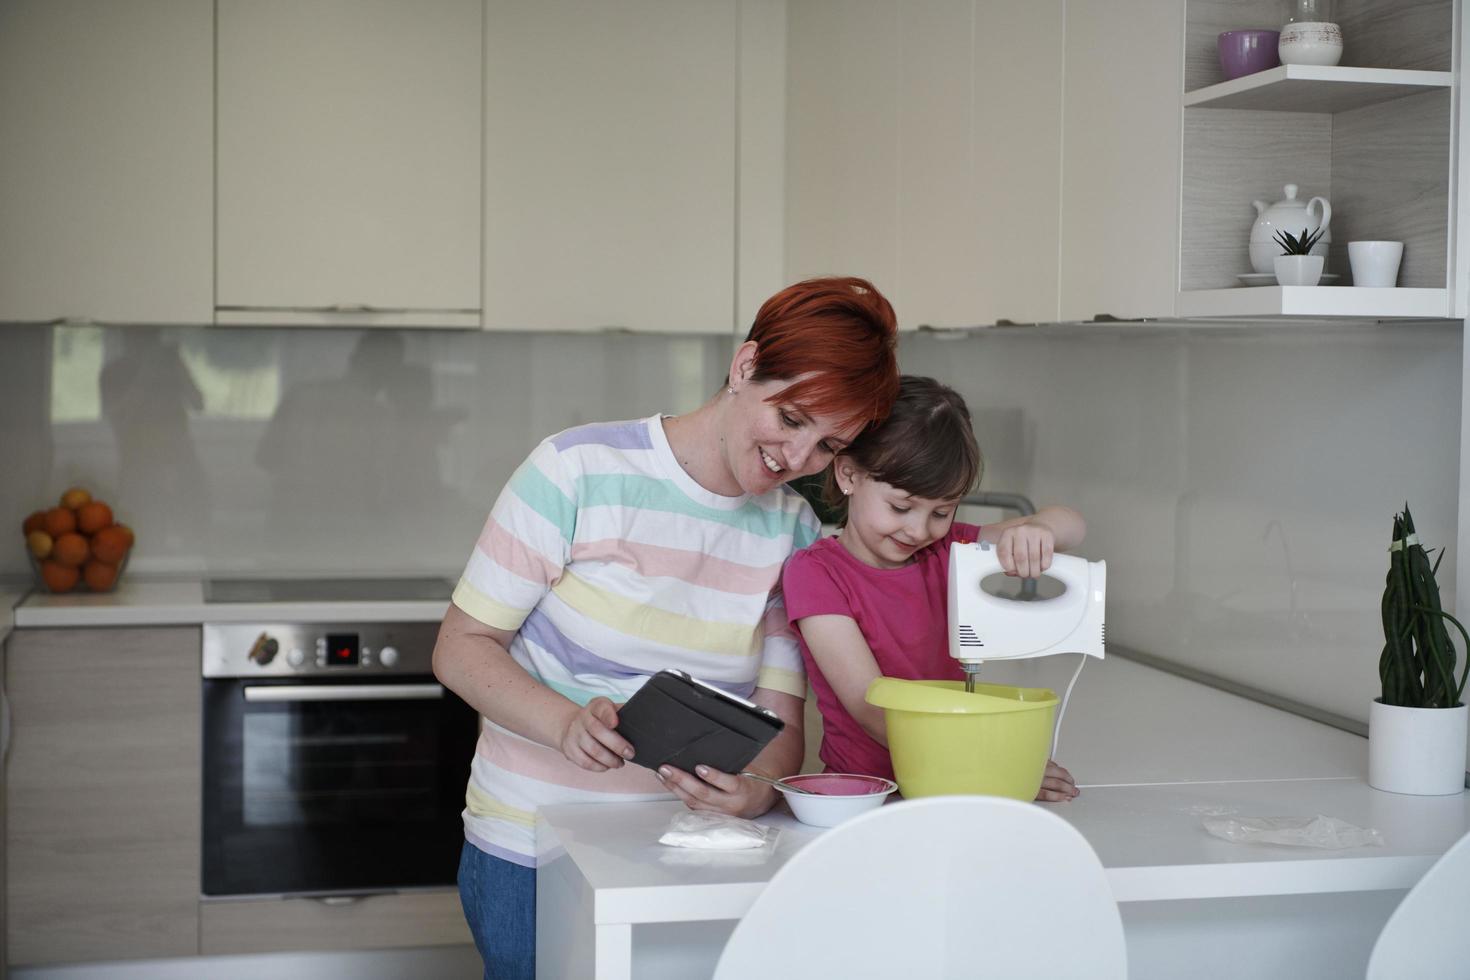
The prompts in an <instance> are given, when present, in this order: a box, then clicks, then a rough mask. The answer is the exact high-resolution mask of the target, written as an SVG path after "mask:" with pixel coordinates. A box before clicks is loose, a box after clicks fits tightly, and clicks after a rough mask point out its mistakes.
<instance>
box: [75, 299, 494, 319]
mask: <svg viewBox="0 0 1470 980" xmlns="http://www.w3.org/2000/svg"><path fill="white" fill-rule="evenodd" d="M215 309H216V310H219V311H221V312H224V313H337V314H348V313H358V314H368V313H381V314H390V313H391V314H397V315H399V316H402V315H404V314H410V313H479V312H480V311H479V310H476V309H469V308H463V309H461V308H448V307H446V308H443V309H440V308H439V307H415V306H372V305H370V304H367V303H333V304H331V305H330V306H235V305H231V306H216V307H215ZM53 322H54V321H53ZM88 322H90V321H88Z"/></svg>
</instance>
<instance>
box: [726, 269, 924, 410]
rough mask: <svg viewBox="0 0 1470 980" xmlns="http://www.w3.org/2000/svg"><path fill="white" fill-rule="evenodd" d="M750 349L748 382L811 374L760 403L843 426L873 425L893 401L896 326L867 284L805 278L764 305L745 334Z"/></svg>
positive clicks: (885, 304) (884, 303) (880, 296)
mask: <svg viewBox="0 0 1470 980" xmlns="http://www.w3.org/2000/svg"><path fill="white" fill-rule="evenodd" d="M745 339H746V340H747V341H750V340H753V341H755V342H756V355H755V364H754V370H753V371H752V373H751V377H750V380H751V381H771V380H788V379H793V378H799V377H801V376H802V375H811V377H807V378H803V379H802V380H800V381H797V382H795V383H794V384H792V385H790V386H789V387H787V388H784V389H782V390H781V391H780V392H778V393H777V394H775V395H773V396H771V398H769V399H767V400H768V401H775V400H777V399H780V400H781V401H785V402H790V403H792V404H795V405H799V406H801V408H802V409H803V410H805V411H807V412H809V413H811V414H813V415H832V416H835V417H836V418H837V419H838V420H839V421H840V422H841V423H842V424H843V425H848V424H851V423H854V422H863V423H867V424H870V425H871V424H872V423H875V422H881V421H882V420H883V419H884V418H885V417H887V415H888V410H889V408H890V406H892V404H893V399H894V398H895V397H897V396H898V351H897V347H898V321H897V319H896V318H895V317H894V315H893V307H892V306H891V305H890V304H889V302H888V300H886V299H884V298H883V294H882V293H880V292H878V290H877V289H876V288H875V287H874V286H873V284H872V283H870V282H868V281H867V280H866V279H858V278H855V277H851V276H847V277H838V278H828V279H808V280H806V281H805V282H799V283H796V284H795V285H793V286H788V287H786V288H785V289H783V290H781V291H780V292H779V293H777V294H776V295H774V296H772V297H771V298H770V299H768V300H766V301H765V303H763V304H761V308H760V312H758V313H757V314H756V316H755V323H754V324H753V325H752V326H751V328H750V333H749V334H747V335H746V338H745Z"/></svg>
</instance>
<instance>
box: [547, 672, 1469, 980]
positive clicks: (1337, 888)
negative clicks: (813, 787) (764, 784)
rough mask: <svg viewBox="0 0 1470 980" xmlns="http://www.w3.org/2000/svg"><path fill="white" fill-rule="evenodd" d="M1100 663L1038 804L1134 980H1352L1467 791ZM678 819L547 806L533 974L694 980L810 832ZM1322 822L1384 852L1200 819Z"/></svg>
mask: <svg viewBox="0 0 1470 980" xmlns="http://www.w3.org/2000/svg"><path fill="white" fill-rule="evenodd" d="M1098 668H1099V669H1097V670H1095V671H1094V670H1093V668H1092V667H1089V668H1088V670H1089V673H1087V674H1084V677H1083V681H1082V682H1081V683H1079V685H1078V691H1077V692H1074V702H1075V704H1074V707H1072V708H1069V709H1068V713H1067V718H1066V722H1065V724H1064V727H1063V735H1062V748H1061V752H1060V755H1061V757H1062V761H1063V763H1064V764H1066V765H1068V766H1069V767H1070V768H1071V769H1072V771H1073V773H1074V774H1075V775H1076V776H1077V777H1078V781H1079V783H1080V784H1081V785H1082V786H1083V792H1082V794H1081V795H1080V796H1079V797H1078V798H1077V799H1076V800H1074V801H1072V802H1070V803H1066V804H1054V805H1051V806H1052V809H1053V810H1054V811H1055V812H1056V813H1058V814H1059V815H1061V816H1062V817H1064V818H1066V819H1067V820H1068V821H1069V822H1071V823H1072V824H1073V826H1075V827H1077V829H1078V830H1080V831H1081V832H1082V834H1083V836H1085V837H1086V838H1087V839H1088V841H1089V842H1090V843H1091V844H1092V846H1093V848H1094V849H1095V850H1096V851H1097V853H1098V856H1099V857H1100V858H1101V859H1102V862H1103V865H1104V866H1105V867H1106V868H1107V871H1108V877H1109V880H1110V881H1111V883H1112V885H1113V889H1114V894H1115V896H1116V897H1117V899H1118V901H1119V903H1120V906H1121V909H1122V914H1123V921H1124V926H1125V929H1126V932H1127V940H1128V954H1129V966H1130V974H1129V975H1130V976H1131V977H1133V978H1135V980H1137V978H1153V977H1170V978H1173V977H1180V976H1190V977H1220V978H1226V977H1229V978H1249V977H1291V978H1303V977H1322V978H1329V977H1331V978H1338V977H1347V976H1361V975H1362V973H1363V969H1364V967H1365V965H1366V963H1367V958H1368V953H1369V951H1370V950H1371V949H1372V945H1373V941H1374V939H1375V938H1376V937H1377V934H1378V931H1379V930H1380V929H1381V928H1382V925H1383V923H1384V922H1385V921H1386V920H1387V918H1388V915H1389V914H1390V913H1391V912H1392V910H1393V908H1394V907H1395V906H1396V905H1397V903H1398V901H1399V900H1400V899H1401V898H1402V897H1403V893H1404V892H1405V891H1406V890H1407V889H1408V888H1409V887H1411V886H1412V885H1413V884H1414V882H1416V881H1417V880H1418V879H1419V877H1420V876H1421V875H1423V873H1424V872H1425V870H1427V869H1428V868H1429V866H1430V865H1431V864H1433V862H1434V861H1435V860H1436V859H1437V858H1438V857H1439V855H1440V854H1442V853H1444V851H1446V850H1447V849H1448V848H1449V847H1450V845H1451V844H1453V843H1454V842H1455V841H1456V840H1458V839H1459V838H1460V837H1461V836H1462V835H1464V834H1465V833H1466V832H1467V831H1470V797H1467V795H1466V794H1464V793H1460V794H1458V795H1455V796H1450V797H1412V796H1399V795H1395V794H1390V793H1382V792H1379V791H1377V790H1373V789H1371V788H1370V787H1369V786H1368V785H1367V784H1366V782H1364V780H1363V774H1364V773H1366V764H1367V743H1366V742H1365V741H1364V740H1363V739H1362V738H1359V737H1357V736H1355V735H1351V734H1348V733H1345V732H1340V731H1337V730H1335V729H1331V728H1328V727H1327V726H1324V725H1320V724H1318V723H1316V722H1312V721H1308V720H1306V719H1302V718H1298V717H1296V716H1294V715H1290V714H1287V713H1285V712H1281V711H1277V710H1276V709H1273V708H1267V707H1264V706H1262V705H1258V704H1255V703H1253V702H1249V701H1245V700H1243V699H1240V698H1237V697H1234V696H1232V695H1228V694H1224V693H1222V692H1219V691H1216V690H1213V689H1211V688H1208V687H1205V686H1203V685H1199V684H1196V683H1194V682H1192V681H1187V680H1183V679H1180V678H1177V677H1173V676H1171V675H1168V674H1164V673H1162V672H1160V671H1156V670H1152V669H1150V668H1147V667H1143V666H1140V665H1138V664H1134V663H1130V662H1127V661H1123V660H1118V659H1111V660H1108V661H1105V662H1104V664H1102V665H1098ZM1123 692H1127V695H1128V701H1127V702H1124V701H1122V700H1120V699H1119V697H1118V695H1121V694H1122V693H1123ZM1110 704H1111V705H1112V707H1113V710H1112V711H1109V710H1107V707H1108V705H1110ZM1084 705H1086V706H1087V707H1086V708H1084V707H1083V706H1084ZM1147 705H1154V706H1155V708H1156V710H1155V711H1152V712H1150V711H1147V710H1140V709H1141V707H1142V706H1147ZM1183 719H1188V722H1189V723H1188V724H1187V725H1184V726H1183V727H1178V725H1177V723H1178V722H1179V721H1180V720H1183ZM1069 746H1071V747H1072V748H1069ZM1130 770H1131V771H1132V772H1133V773H1136V774H1137V777H1138V778H1131V779H1130V778H1128V776H1129V772H1130ZM1094 773H1096V774H1097V775H1100V776H1102V777H1104V778H1103V779H1101V780H1098V779H1089V775H1091V774H1094ZM681 808H682V804H679V803H676V802H668V803H643V804H627V805H611V806H561V807H547V808H544V809H543V810H542V811H541V814H540V819H539V824H538V832H539V833H541V834H544V835H547V836H546V837H545V838H544V840H545V845H546V846H548V847H550V848H551V849H552V850H551V851H550V855H551V856H550V857H549V860H547V861H546V863H544V864H543V866H542V867H541V869H540V870H539V872H538V874H537V923H538V930H537V973H538V975H539V976H542V977H548V978H550V977H556V978H573V977H597V978H599V980H610V978H627V977H637V978H640V980H641V978H652V977H681V978H689V977H697V976H708V975H709V974H710V972H711V971H712V969H713V966H714V963H715V961H716V960H717V959H718V957H719V953H720V950H721V949H722V948H723V944H724V941H725V939H726V938H728V936H729V933H730V931H731V930H732V929H733V928H734V925H735V921H736V920H738V919H739V917H740V916H742V915H743V914H744V913H745V911H746V910H747V909H748V908H749V907H750V905H751V903H752V902H754V901H755V899H756V897H757V896H758V895H759V894H760V891H761V889H762V888H764V887H765V883H766V882H767V881H768V880H770V878H771V876H772V875H773V874H774V873H775V872H776V870H777V869H778V868H779V867H780V866H781V865H782V864H783V863H785V861H787V860H789V859H790V858H791V856H792V855H793V854H795V853H796V852H797V851H799V850H800V849H801V848H802V847H804V846H805V845H806V844H808V843H810V842H811V841H812V840H814V839H816V837H817V835H818V834H820V833H822V832H823V831H821V830H819V829H816V828H809V827H805V826H803V825H801V824H798V823H796V822H795V821H794V820H793V819H792V818H791V817H790V816H789V815H786V814H784V813H781V812H773V813H772V814H770V815H768V816H767V817H764V818H762V821H763V822H766V823H770V824H773V825H776V826H779V827H780V828H781V835H780V838H779V840H778V843H777V846H776V848H775V851H774V852H773V853H771V854H770V855H768V856H765V857H764V858H762V857H757V856H751V855H740V854H733V855H732V854H719V853H707V852H696V851H687V850H681V849H677V848H669V847H664V846H663V845H660V844H659V843H658V842H657V841H658V837H659V836H660V834H662V832H663V830H664V828H665V827H666V825H667V823H668V821H669V818H670V817H671V816H672V815H673V814H675V813H677V812H678V811H679V810H680V809H681ZM1318 813H1321V814H1326V815H1329V816H1335V817H1339V818H1341V819H1343V820H1346V821H1348V822H1349V823H1353V824H1356V825H1358V826H1361V827H1372V828H1375V829H1377V830H1378V831H1379V832H1380V833H1381V834H1382V835H1383V837H1384V839H1385V846H1383V847H1362V848H1355V849H1350V850H1341V851H1321V850H1315V849H1311V848H1295V847H1282V846H1265V845H1246V844H1234V843H1230V842H1228V841H1224V840H1220V839H1218V838H1216V837H1213V836H1211V835H1209V834H1208V833H1207V832H1206V831H1205V830H1204V828H1203V823H1202V821H1203V819H1204V818H1205V817H1207V816H1227V815H1235V816H1242V817H1245V816H1307V817H1310V816H1312V815H1314V814H1318ZM834 899H835V900H840V896H834ZM1059 940H1061V941H1065V937H1059ZM975 942H976V943H977V944H983V942H984V938H983V935H982V934H981V933H980V932H979V931H978V929H977V934H976V936H975Z"/></svg>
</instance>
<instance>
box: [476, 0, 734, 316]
mask: <svg viewBox="0 0 1470 980" xmlns="http://www.w3.org/2000/svg"><path fill="white" fill-rule="evenodd" d="M739 17H740V5H739V4H732V3H728V2H725V0H619V2H617V3H586V2H584V0H540V2H537V3H524V2H520V0H490V2H489V3H488V5H487V7H486V15H485V45H486V52H485V78H486V81H485V147H486V165H485V263H484V282H485V287H484V293H485V326H486V327H487V328H491V329H511V330H516V329H519V330H524V329H546V330H593V329H599V328H607V327H613V328H626V329H633V330H639V331H657V332H713V333H728V332H730V330H731V329H732V323H733V320H734V315H735V313H734V307H735V219H736V201H735V194H736V170H735V168H736V125H735V122H736V113H737V77H736V76H737V71H736V63H737V57H738V54H737V48H738V44H737V39H738V37H739V30H740V21H739Z"/></svg>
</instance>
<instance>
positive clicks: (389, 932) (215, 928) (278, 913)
mask: <svg viewBox="0 0 1470 980" xmlns="http://www.w3.org/2000/svg"><path fill="white" fill-rule="evenodd" d="M473 941H474V940H473V939H472V938H471V936H470V930H469V926H468V925H467V924H466V923H465V919H464V912H463V911H462V910H461V908H460V904H459V892H458V891H456V890H454V889H444V890H442V891H440V890H435V891H423V892H406V893H403V894H398V895H368V896H364V897H362V898H359V899H355V900H353V901H351V902H348V903H346V904H330V903H329V902H325V901H321V900H319V899H312V898H286V899H248V900H242V901H223V902H201V903H200V906H199V951H200V952H201V953H202V954H204V955H205V956H212V955H220V954H226V953H272V952H286V951H294V950H342V949H376V948H385V947H391V946H445V945H457V944H460V943H470V942H473Z"/></svg>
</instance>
